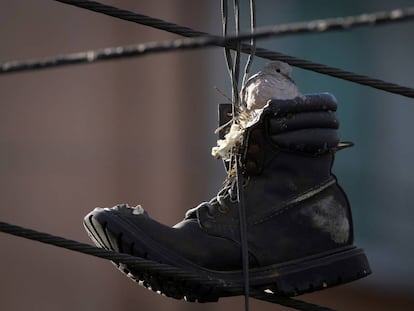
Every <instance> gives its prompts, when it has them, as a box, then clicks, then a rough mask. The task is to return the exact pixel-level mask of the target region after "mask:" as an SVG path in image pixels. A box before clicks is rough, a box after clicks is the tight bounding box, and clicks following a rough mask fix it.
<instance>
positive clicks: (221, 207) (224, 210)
mask: <svg viewBox="0 0 414 311" xmlns="http://www.w3.org/2000/svg"><path fill="white" fill-rule="evenodd" d="M217 209H218V211H219V212H220V213H222V214H227V213H228V212H229V210H230V209H229V208H228V206H226V205H221V204H220V205H219V207H218V208H217Z"/></svg>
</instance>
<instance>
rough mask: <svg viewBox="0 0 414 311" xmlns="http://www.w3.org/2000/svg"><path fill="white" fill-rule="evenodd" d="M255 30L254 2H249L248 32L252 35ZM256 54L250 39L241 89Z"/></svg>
mask: <svg viewBox="0 0 414 311" xmlns="http://www.w3.org/2000/svg"><path fill="white" fill-rule="evenodd" d="M255 28H256V4H255V0H250V32H251V33H253V32H254V29H255ZM255 53H256V39H254V38H252V39H250V54H249V56H248V58H247V62H246V66H245V67H244V74H243V80H242V86H241V89H243V88H244V86H245V85H246V82H247V77H248V76H249V72H250V68H251V66H252V63H253V59H254V54H255Z"/></svg>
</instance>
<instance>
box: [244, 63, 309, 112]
mask: <svg viewBox="0 0 414 311" xmlns="http://www.w3.org/2000/svg"><path fill="white" fill-rule="evenodd" d="M291 71H292V69H291V68H290V66H289V65H288V64H287V63H284V62H281V61H273V62H270V63H268V64H267V65H266V66H264V67H263V69H262V70H261V71H259V72H258V73H256V74H254V75H253V76H251V77H250V78H249V79H248V80H247V82H246V84H245V85H244V87H243V88H242V90H241V92H240V99H241V103H242V107H243V108H242V109H246V110H247V111H252V110H256V109H262V108H263V107H264V106H265V105H266V104H267V102H268V101H269V99H272V98H275V99H292V98H295V97H298V96H302V95H301V94H300V92H299V90H298V88H297V86H296V84H295V82H294V81H293V80H292V78H291V77H290V73H291Z"/></svg>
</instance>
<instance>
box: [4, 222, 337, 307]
mask: <svg viewBox="0 0 414 311" xmlns="http://www.w3.org/2000/svg"><path fill="white" fill-rule="evenodd" d="M0 232H4V233H8V234H11V235H14V236H19V237H21V238H25V239H29V240H33V241H38V242H41V243H45V244H49V245H53V246H57V247H60V248H64V249H67V250H71V251H75V252H78V253H82V254H86V255H91V256H94V257H98V258H102V259H106V260H110V261H113V262H116V263H123V264H126V265H128V266H131V267H135V268H139V269H142V270H146V271H148V272H149V273H162V274H164V275H168V276H171V277H179V278H180V279H184V280H187V281H196V282H202V283H203V284H207V285H210V286H215V287H222V288H225V287H226V286H228V285H229V284H228V283H227V282H226V281H224V280H220V279H213V278H211V277H208V275H199V274H195V273H191V272H188V271H183V270H181V269H179V268H177V267H173V266H169V265H166V264H161V263H158V262H155V261H152V260H147V259H144V258H140V257H135V256H132V255H128V254H124V253H118V252H114V251H110V250H106V249H102V248H97V247H94V246H92V245H89V244H85V243H81V242H78V241H74V240H70V239H66V238H63V237H59V236H56V235H52V234H49V233H44V232H40V231H36V230H33V229H28V228H24V227H21V226H17V225H13V224H9V223H7V222H2V221H0ZM231 285H232V286H233V288H235V285H234V284H231ZM236 287H237V286H236ZM226 290H227V289H226ZM237 290H239V289H237ZM250 296H251V297H253V298H257V299H260V300H265V301H268V302H272V303H277V304H280V305H284V306H286V307H290V308H295V309H297V310H304V311H327V310H332V309H329V308H326V307H320V306H318V305H315V304H312V303H308V302H305V301H301V300H298V299H292V298H289V297H285V296H280V295H272V294H266V293H262V292H260V291H257V290H252V291H251V295H250Z"/></svg>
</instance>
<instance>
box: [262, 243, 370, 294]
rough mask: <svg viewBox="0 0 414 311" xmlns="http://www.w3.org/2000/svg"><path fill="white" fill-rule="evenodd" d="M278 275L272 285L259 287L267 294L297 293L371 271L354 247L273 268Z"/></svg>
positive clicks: (354, 277) (342, 281)
mask: <svg viewBox="0 0 414 311" xmlns="http://www.w3.org/2000/svg"><path fill="white" fill-rule="evenodd" d="M276 270H277V272H278V276H277V277H276V278H275V280H274V282H273V283H272V285H271V286H267V287H266V288H265V287H260V289H261V290H263V291H265V292H269V293H278V294H284V295H287V296H297V295H301V294H305V293H310V292H313V291H316V290H321V289H324V288H329V287H333V286H336V285H340V284H344V283H348V282H351V281H354V280H357V279H360V278H363V277H365V276H367V275H369V274H371V269H370V267H369V263H368V259H367V257H366V255H365V253H364V251H363V250H362V249H360V248H356V247H348V248H345V249H340V250H338V251H336V252H334V253H333V252H331V253H329V254H326V253H325V254H324V255H321V256H311V257H307V258H303V259H301V260H300V261H295V262H290V263H287V264H283V265H280V266H278V267H277V268H276Z"/></svg>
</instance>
